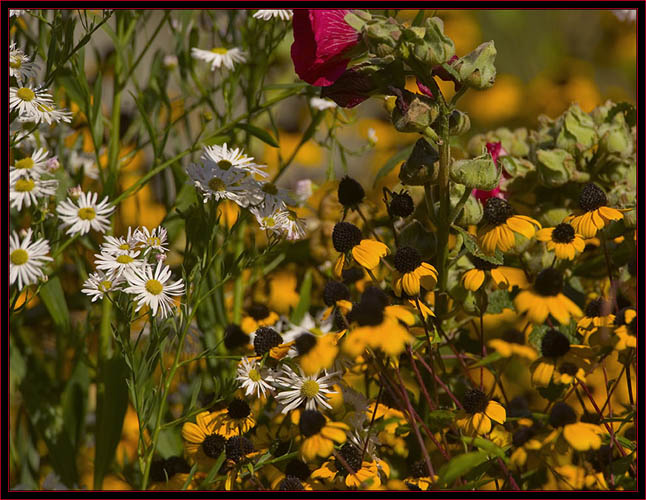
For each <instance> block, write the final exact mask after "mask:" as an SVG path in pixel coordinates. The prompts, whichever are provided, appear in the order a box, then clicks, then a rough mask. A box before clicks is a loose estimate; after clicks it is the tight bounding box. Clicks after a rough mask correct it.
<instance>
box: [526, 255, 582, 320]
mask: <svg viewBox="0 0 646 500" xmlns="http://www.w3.org/2000/svg"><path fill="white" fill-rule="evenodd" d="M562 290H563V275H562V274H561V272H560V271H558V270H556V269H554V268H551V267H549V268H547V269H544V270H543V271H541V272H540V273H538V275H537V276H536V279H535V280H534V284H533V286H532V287H531V288H530V289H528V290H522V291H521V292H520V293H519V294H518V295H517V296H516V298H515V299H514V306H515V307H516V310H517V311H518V312H519V314H523V313H527V319H529V320H530V321H531V322H532V323H536V324H542V323H544V322H545V320H546V319H547V317H548V316H549V315H551V316H552V317H554V319H556V320H557V321H558V322H559V323H561V324H567V323H569V321H570V317H571V316H573V317H574V318H579V317H581V316H583V311H581V309H580V308H579V306H577V305H576V304H575V303H574V302H572V301H571V300H570V299H569V298H568V297H566V296H565V295H563V293H562Z"/></svg>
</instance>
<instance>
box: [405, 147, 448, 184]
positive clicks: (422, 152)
mask: <svg viewBox="0 0 646 500" xmlns="http://www.w3.org/2000/svg"><path fill="white" fill-rule="evenodd" d="M439 159H440V155H439V154H438V152H437V151H436V150H435V148H434V147H433V146H431V145H430V144H429V143H428V141H427V140H426V139H424V138H421V139H418V140H417V142H416V143H415V147H414V148H413V152H412V153H411V154H410V156H409V158H408V160H406V161H405V162H404V164H403V165H402V166H401V169H400V171H399V180H401V182H402V184H405V185H408V186H422V185H424V184H425V183H426V182H436V181H437V175H438V169H437V168H436V166H435V163H436V162H437V161H438V160H439Z"/></svg>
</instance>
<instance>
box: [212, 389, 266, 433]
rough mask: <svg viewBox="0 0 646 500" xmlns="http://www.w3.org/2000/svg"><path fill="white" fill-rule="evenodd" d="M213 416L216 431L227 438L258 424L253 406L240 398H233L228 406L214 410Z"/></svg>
mask: <svg viewBox="0 0 646 500" xmlns="http://www.w3.org/2000/svg"><path fill="white" fill-rule="evenodd" d="M212 418H213V426H214V428H215V431H216V432H217V433H218V434H220V435H222V436H224V437H225V438H230V437H232V436H238V435H240V434H244V433H245V432H247V431H248V430H249V429H251V428H252V427H253V426H254V425H256V419H255V418H254V416H253V415H252V413H251V408H250V407H249V405H248V404H247V402H246V401H245V400H244V399H240V398H233V399H232V400H231V402H230V403H229V404H228V406H227V407H226V408H223V409H222V410H218V411H215V412H213V413H212Z"/></svg>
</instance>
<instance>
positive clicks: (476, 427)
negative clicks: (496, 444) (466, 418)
mask: <svg viewBox="0 0 646 500" xmlns="http://www.w3.org/2000/svg"><path fill="white" fill-rule="evenodd" d="M471 426H472V428H473V431H474V432H475V433H477V434H487V433H488V432H489V431H491V419H489V417H487V415H485V414H484V413H475V414H474V415H473V417H472V418H471Z"/></svg>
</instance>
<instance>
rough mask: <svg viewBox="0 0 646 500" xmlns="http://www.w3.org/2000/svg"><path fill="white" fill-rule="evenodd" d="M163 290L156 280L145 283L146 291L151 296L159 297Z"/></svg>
mask: <svg viewBox="0 0 646 500" xmlns="http://www.w3.org/2000/svg"><path fill="white" fill-rule="evenodd" d="M163 289H164V285H162V284H161V283H160V282H159V281H157V280H148V281H146V291H147V292H148V293H150V294H152V295H159V294H160V293H162V290H163Z"/></svg>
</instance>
